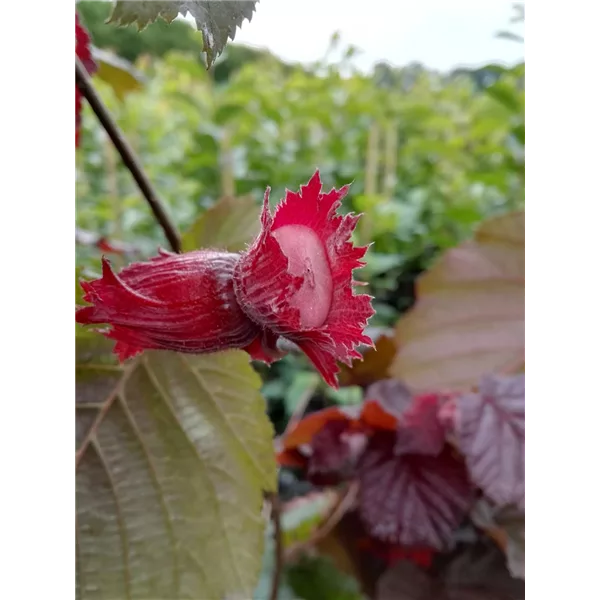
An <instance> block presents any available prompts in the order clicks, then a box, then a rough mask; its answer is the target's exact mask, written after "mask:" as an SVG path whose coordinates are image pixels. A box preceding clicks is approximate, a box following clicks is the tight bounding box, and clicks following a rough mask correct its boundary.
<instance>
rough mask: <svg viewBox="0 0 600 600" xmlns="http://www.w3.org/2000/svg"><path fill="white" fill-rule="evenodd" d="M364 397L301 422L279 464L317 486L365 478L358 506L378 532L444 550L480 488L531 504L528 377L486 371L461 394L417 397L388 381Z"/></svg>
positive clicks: (379, 536)
mask: <svg viewBox="0 0 600 600" xmlns="http://www.w3.org/2000/svg"><path fill="white" fill-rule="evenodd" d="M365 396H366V401H365V402H364V403H363V405H362V406H360V407H357V408H354V409H353V410H351V411H350V410H343V409H340V408H330V409H326V410H324V411H320V412H318V413H313V414H312V415H310V416H309V417H307V418H306V419H303V420H302V421H301V422H300V423H299V424H298V425H297V426H296V427H295V429H294V430H292V431H291V432H290V433H289V434H288V435H287V436H286V438H285V439H284V440H283V441H282V450H281V452H280V454H279V462H280V464H282V465H293V466H299V467H302V468H303V469H304V471H305V473H306V476H307V478H308V479H309V480H311V481H312V482H313V483H316V484H320V483H322V482H323V480H324V479H326V481H327V483H332V482H335V481H340V480H349V479H356V480H358V482H359V483H360V488H359V490H360V491H359V506H358V511H359V514H360V517H361V519H362V522H363V523H364V525H365V527H366V530H367V531H368V533H369V534H370V535H371V536H373V538H374V539H376V540H379V541H381V542H386V543H389V544H396V545H399V547H400V548H401V549H407V548H415V547H420V548H429V549H435V550H443V549H445V548H448V547H449V545H450V544H451V542H452V539H453V535H454V533H455V532H456V530H457V528H458V527H459V525H460V524H461V522H462V521H463V520H464V519H465V518H466V517H467V516H468V514H469V511H470V510H471V508H472V506H473V502H474V500H475V499H476V498H477V497H478V495H480V494H481V493H482V492H483V494H485V495H486V496H487V497H488V498H489V499H490V500H492V501H493V502H494V503H496V504H497V505H505V504H516V505H518V506H520V507H523V508H524V493H525V492H524V490H525V484H524V431H525V428H524V414H525V396H524V376H521V375H519V376H515V377H499V376H498V377H496V376H493V377H492V376H490V377H486V378H484V379H483V380H482V382H481V385H480V388H479V391H478V392H477V393H472V394H466V395H464V396H459V397H445V396H442V395H436V394H429V395H423V396H417V397H414V398H413V397H411V395H410V393H409V392H408V390H407V389H406V388H405V387H404V386H403V385H402V384H401V383H400V382H397V381H394V380H385V381H380V382H377V383H376V384H373V385H372V386H371V387H370V388H368V390H367V392H366V394H365ZM402 551H404V550H402Z"/></svg>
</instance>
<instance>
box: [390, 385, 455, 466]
mask: <svg viewBox="0 0 600 600" xmlns="http://www.w3.org/2000/svg"><path fill="white" fill-rule="evenodd" d="M439 410H440V397H439V396H437V395H435V394H429V395H426V396H418V397H417V398H415V399H414V400H413V402H412V404H411V405H410V406H409V407H408V409H406V411H405V412H404V414H403V415H402V418H401V420H400V425H399V427H398V431H397V432H396V446H395V448H394V452H395V453H396V454H409V453H412V452H417V453H419V454H431V455H434V456H435V455H437V454H439V453H440V452H441V451H442V448H443V447H444V444H445V441H446V437H445V431H444V427H443V425H442V423H441V422H440V420H439V418H438V414H439Z"/></svg>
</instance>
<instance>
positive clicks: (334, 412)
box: [283, 407, 358, 450]
mask: <svg viewBox="0 0 600 600" xmlns="http://www.w3.org/2000/svg"><path fill="white" fill-rule="evenodd" d="M357 416H358V415H357V414H356V411H355V409H353V408H352V407H344V408H338V407H332V408H325V409H324V410H319V411H317V412H314V413H312V414H310V415H308V416H307V417H304V418H303V419H302V420H301V421H299V422H298V424H297V425H296V426H295V427H294V429H292V431H290V432H289V433H288V434H287V435H286V436H285V438H284V439H283V448H284V449H285V450H293V449H295V448H298V447H299V446H303V445H304V444H309V443H310V442H311V441H312V439H313V437H314V436H315V435H316V434H317V433H318V432H319V431H321V429H323V427H324V426H325V425H326V424H327V423H329V422H330V421H342V422H347V421H353V420H356V417H357Z"/></svg>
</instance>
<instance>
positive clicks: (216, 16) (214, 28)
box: [108, 0, 257, 68]
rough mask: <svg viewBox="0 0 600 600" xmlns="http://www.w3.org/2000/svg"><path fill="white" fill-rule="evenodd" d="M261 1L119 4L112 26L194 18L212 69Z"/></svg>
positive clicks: (176, 0) (186, 0)
mask: <svg viewBox="0 0 600 600" xmlns="http://www.w3.org/2000/svg"><path fill="white" fill-rule="evenodd" d="M256 2H257V0H227V1H224V0H219V1H215V0H211V1H207V0H174V1H169V0H156V1H155V2H149V1H148V0H127V1H125V0H117V1H116V3H115V5H114V7H113V11H112V13H111V15H110V17H109V19H108V23H115V24H117V25H130V24H131V23H135V24H136V25H137V27H138V29H139V30H142V29H144V28H145V27H146V26H147V25H149V24H150V23H153V22H154V21H156V19H158V17H161V18H162V19H164V20H165V21H167V23H171V22H172V21H173V20H174V19H175V18H176V17H177V15H178V14H181V15H183V16H186V15H187V14H188V13H189V14H190V15H191V16H192V17H194V20H195V21H196V26H197V27H198V30H199V31H200V32H202V42H203V49H204V51H205V52H206V59H207V63H208V67H209V68H210V66H211V65H212V64H213V62H214V61H215V59H216V58H217V56H219V54H221V52H223V49H224V48H225V45H226V44H227V39H228V38H230V39H232V40H233V39H234V38H235V32H236V29H237V28H238V27H241V26H242V23H243V21H244V19H248V21H250V20H251V19H252V14H253V13H254V8H255V6H256Z"/></svg>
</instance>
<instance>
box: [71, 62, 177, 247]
mask: <svg viewBox="0 0 600 600" xmlns="http://www.w3.org/2000/svg"><path fill="white" fill-rule="evenodd" d="M75 82H76V84H77V87H79V89H80V90H81V93H82V94H83V95H84V97H85V99H86V100H87V101H88V102H89V104H90V106H91V107H92V110H93V111H94V113H95V114H96V116H97V117H98V120H99V121H100V123H101V124H102V126H103V127H104V129H105V130H106V133H107V134H108V136H109V137H110V139H111V141H112V143H113V144H114V146H115V148H116V149H117V151H118V152H119V154H120V156H121V159H122V160H123V163H124V164H125V166H126V167H127V168H128V169H129V171H130V173H131V175H132V176H133V178H134V179H135V182H136V183H137V184H138V187H139V188H140V191H141V192H142V194H143V196H144V198H146V200H147V201H148V204H149V205H150V208H151V209H152V212H153V213H154V216H155V218H156V220H157V221H158V224H159V225H160V226H161V227H162V229H163V231H164V232H165V236H166V237H167V240H169V244H170V245H171V248H172V249H173V251H174V252H181V237H180V236H179V233H178V231H177V228H176V227H175V225H174V224H173V222H172V221H171V219H170V218H169V215H168V214H167V212H166V210H165V208H164V206H163V204H162V202H161V200H160V198H159V197H158V194H157V193H156V191H155V190H154V188H153V187H152V184H151V183H150V180H149V179H148V176H147V175H146V173H145V172H144V170H143V168H142V166H141V164H140V161H139V159H138V157H137V156H136V155H135V152H134V151H133V149H132V148H131V146H130V145H129V143H128V142H127V140H126V139H125V136H124V135H123V132H122V131H121V130H120V129H119V126H118V125H117V124H116V123H115V121H114V119H113V118H112V116H111V115H110V113H109V112H108V109H107V108H106V106H104V103H103V102H102V100H101V99H100V96H99V95H98V94H97V92H96V90H95V89H94V86H93V84H92V82H91V80H90V76H89V75H88V72H87V71H86V69H85V67H84V66H83V63H82V62H81V61H80V60H79V58H78V57H77V56H76V57H75Z"/></svg>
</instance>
